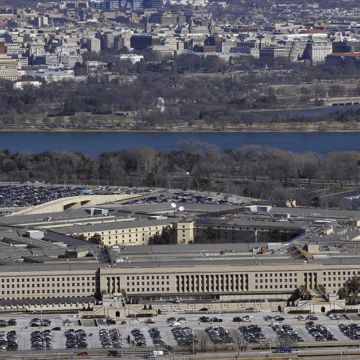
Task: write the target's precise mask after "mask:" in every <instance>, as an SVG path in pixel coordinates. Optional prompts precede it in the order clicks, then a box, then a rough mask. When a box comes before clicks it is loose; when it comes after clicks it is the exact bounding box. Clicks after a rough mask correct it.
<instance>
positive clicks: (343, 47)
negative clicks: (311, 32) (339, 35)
mask: <svg viewBox="0 0 360 360" xmlns="http://www.w3.org/2000/svg"><path fill="white" fill-rule="evenodd" d="M332 48H333V49H332V50H333V51H332V52H333V53H356V52H360V41H348V40H344V41H334V42H333V44H332Z"/></svg>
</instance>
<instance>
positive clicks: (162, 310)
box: [160, 309, 168, 312]
mask: <svg viewBox="0 0 360 360" xmlns="http://www.w3.org/2000/svg"><path fill="white" fill-rule="evenodd" d="M160 311H161V312H168V309H160Z"/></svg>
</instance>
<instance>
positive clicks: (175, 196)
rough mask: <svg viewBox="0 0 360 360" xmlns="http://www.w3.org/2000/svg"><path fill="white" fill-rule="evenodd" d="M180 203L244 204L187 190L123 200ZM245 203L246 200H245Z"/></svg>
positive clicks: (126, 203)
mask: <svg viewBox="0 0 360 360" xmlns="http://www.w3.org/2000/svg"><path fill="white" fill-rule="evenodd" d="M167 202H169V203H178V205H179V206H181V205H184V204H189V203H190V204H215V205H242V204H243V203H241V202H234V201H231V200H225V199H224V198H223V196H222V195H220V194H218V195H216V196H213V197H212V196H207V195H202V194H192V193H187V192H174V193H166V194H160V195H159V194H155V195H150V196H145V197H143V198H141V199H135V200H130V201H126V202H123V203H122V204H123V205H132V204H160V203H167ZM244 204H245V202H244Z"/></svg>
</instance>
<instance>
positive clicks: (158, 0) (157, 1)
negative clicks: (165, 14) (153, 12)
mask: <svg viewBox="0 0 360 360" xmlns="http://www.w3.org/2000/svg"><path fill="white" fill-rule="evenodd" d="M143 6H144V8H147V9H158V8H162V6H163V2H162V0H144V2H143Z"/></svg>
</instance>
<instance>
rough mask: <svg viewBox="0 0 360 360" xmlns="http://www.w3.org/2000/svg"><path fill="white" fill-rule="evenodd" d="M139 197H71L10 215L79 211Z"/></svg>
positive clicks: (111, 195)
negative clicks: (83, 207)
mask: <svg viewBox="0 0 360 360" xmlns="http://www.w3.org/2000/svg"><path fill="white" fill-rule="evenodd" d="M139 196H140V195H113V194H110V195H81V196H73V197H68V198H62V199H58V200H54V201H50V202H47V203H45V204H41V205H37V206H32V207H30V208H26V209H23V210H20V211H18V212H16V213H14V214H12V215H30V214H44V213H54V212H61V211H64V210H69V209H80V208H81V207H82V206H85V205H86V206H87V207H91V206H98V205H103V204H108V203H110V202H115V201H123V200H128V199H134V198H138V197H139ZM141 196H143V195H141ZM12 215H9V216H12Z"/></svg>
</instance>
